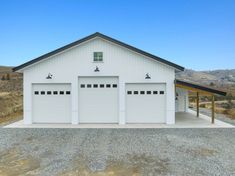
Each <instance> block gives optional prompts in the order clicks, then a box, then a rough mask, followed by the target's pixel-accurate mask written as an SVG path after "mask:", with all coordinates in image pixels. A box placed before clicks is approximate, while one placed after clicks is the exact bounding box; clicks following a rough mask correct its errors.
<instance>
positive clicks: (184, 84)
mask: <svg viewBox="0 0 235 176" xmlns="http://www.w3.org/2000/svg"><path fill="white" fill-rule="evenodd" d="M175 85H176V87H179V88H183V89H187V90H190V91H193V92H200V93H203V94H212V95H214V94H217V95H222V96H226V94H227V92H224V91H221V90H218V89H215V88H211V87H208V86H204V85H200V84H196V83H192V82H188V81H183V80H179V79H176V80H175Z"/></svg>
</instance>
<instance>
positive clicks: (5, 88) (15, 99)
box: [0, 66, 23, 123]
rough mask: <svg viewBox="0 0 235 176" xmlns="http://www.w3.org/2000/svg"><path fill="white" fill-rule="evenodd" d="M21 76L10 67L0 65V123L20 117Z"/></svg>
mask: <svg viewBox="0 0 235 176" xmlns="http://www.w3.org/2000/svg"><path fill="white" fill-rule="evenodd" d="M22 91H23V77H22V74H21V73H15V72H12V67H5V66H0V123H1V122H3V121H5V120H6V119H7V120H8V121H10V120H14V118H19V117H22V111H23V93H22Z"/></svg>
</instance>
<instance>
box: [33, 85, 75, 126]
mask: <svg viewBox="0 0 235 176" xmlns="http://www.w3.org/2000/svg"><path fill="white" fill-rule="evenodd" d="M32 97H33V123H71V85H70V84H33V96H32Z"/></svg>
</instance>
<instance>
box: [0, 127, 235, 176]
mask: <svg viewBox="0 0 235 176" xmlns="http://www.w3.org/2000/svg"><path fill="white" fill-rule="evenodd" d="M234 149H235V129H0V175H4V174H5V175H22V176H27V175H43V176H47V175H48V176H49V175H50V176H53V175H97V174H99V175H180V176H184V175H235V164H234V163H235V150H234Z"/></svg>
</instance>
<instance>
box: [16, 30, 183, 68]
mask: <svg viewBox="0 0 235 176" xmlns="http://www.w3.org/2000/svg"><path fill="white" fill-rule="evenodd" d="M95 37H100V38H102V39H104V40H108V41H110V42H113V43H115V44H117V45H120V46H122V47H125V48H127V49H129V50H132V51H134V52H136V53H139V54H141V55H143V56H146V57H148V58H151V59H153V60H155V61H158V62H160V63H163V64H165V65H168V66H170V67H173V68H174V69H175V70H176V71H184V67H182V66H179V65H177V64H175V63H172V62H170V61H167V60H165V59H163V58H160V57H158V56H155V55H152V54H150V53H148V52H145V51H143V50H140V49H138V48H135V47H133V46H131V45H128V44H126V43H123V42H121V41H118V40H116V39H113V38H111V37H108V36H106V35H104V34H101V33H99V32H96V33H94V34H92V35H89V36H87V37H85V38H82V39H80V40H77V41H75V42H73V43H70V44H68V45H65V46H63V47H61V48H58V49H56V50H54V51H51V52H49V53H47V54H44V55H42V56H40V57H38V58H35V59H33V60H30V61H28V62H26V63H24V64H22V65H19V66H17V67H14V68H13V69H12V70H13V71H22V70H23V69H25V68H26V67H29V66H32V65H34V64H36V63H39V62H41V61H43V60H44V59H47V58H49V57H51V56H54V55H56V54H58V53H60V52H63V51H65V50H67V49H70V48H72V47H74V46H76V45H79V44H81V43H83V42H86V41H88V40H91V39H93V38H95Z"/></svg>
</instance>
